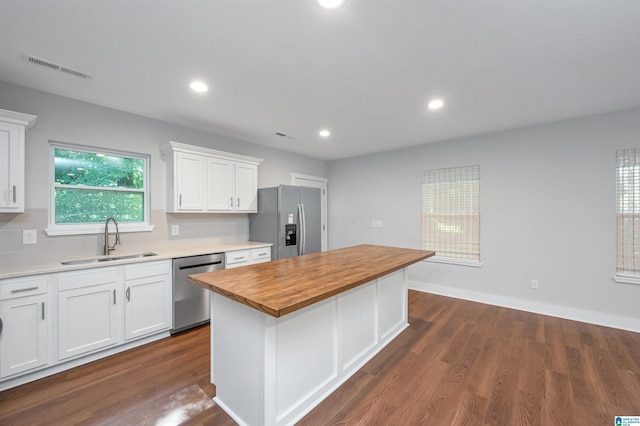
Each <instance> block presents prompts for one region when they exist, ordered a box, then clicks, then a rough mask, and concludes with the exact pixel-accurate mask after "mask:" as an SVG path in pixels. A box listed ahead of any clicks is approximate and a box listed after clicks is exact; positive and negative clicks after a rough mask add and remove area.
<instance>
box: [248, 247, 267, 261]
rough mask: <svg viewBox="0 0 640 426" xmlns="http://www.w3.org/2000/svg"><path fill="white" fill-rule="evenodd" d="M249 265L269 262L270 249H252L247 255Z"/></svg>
mask: <svg viewBox="0 0 640 426" xmlns="http://www.w3.org/2000/svg"><path fill="white" fill-rule="evenodd" d="M249 257H250V258H249V264H251V265H253V264H255V263H264V262H269V261H270V260H271V247H263V248H259V249H252V250H251V252H250V253H249Z"/></svg>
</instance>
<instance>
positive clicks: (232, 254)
mask: <svg viewBox="0 0 640 426" xmlns="http://www.w3.org/2000/svg"><path fill="white" fill-rule="evenodd" d="M269 261H271V247H262V248H256V249H251V250H238V251H229V252H226V253H225V269H231V268H239V267H240V266H247V265H254V264H256V263H263V262H269Z"/></svg>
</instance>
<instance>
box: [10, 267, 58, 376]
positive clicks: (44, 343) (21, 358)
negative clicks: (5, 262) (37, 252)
mask: <svg viewBox="0 0 640 426" xmlns="http://www.w3.org/2000/svg"><path fill="white" fill-rule="evenodd" d="M0 288H1V290H0V299H2V300H0V377H1V378H5V377H9V376H13V375H16V374H18V373H23V372H26V371H29V370H33V369H35V368H38V367H43V366H45V365H47V364H48V363H49V349H48V348H49V336H50V331H49V330H50V324H51V319H50V318H51V309H50V307H49V295H48V285H47V278H46V277H42V278H37V279H32V278H30V279H17V280H7V281H3V282H2V283H0Z"/></svg>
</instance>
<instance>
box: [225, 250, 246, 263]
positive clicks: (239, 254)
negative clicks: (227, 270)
mask: <svg viewBox="0 0 640 426" xmlns="http://www.w3.org/2000/svg"><path fill="white" fill-rule="evenodd" d="M224 256H225V264H226V265H233V264H234V263H243V262H248V261H249V250H241V251H232V252H228V253H225V254H224Z"/></svg>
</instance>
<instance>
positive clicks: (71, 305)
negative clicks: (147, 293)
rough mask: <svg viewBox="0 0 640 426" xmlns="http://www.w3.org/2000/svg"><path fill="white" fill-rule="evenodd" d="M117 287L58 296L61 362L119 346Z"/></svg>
mask: <svg viewBox="0 0 640 426" xmlns="http://www.w3.org/2000/svg"><path fill="white" fill-rule="evenodd" d="M119 296H120V297H121V295H118V293H117V283H115V282H114V283H109V284H101V285H95V286H90V287H83V288H78V289H73V290H66V291H60V292H58V339H59V340H58V342H59V343H58V358H59V359H61V360H62V359H65V358H69V357H72V356H76V355H80V354H84V353H88V352H91V351H94V350H97V349H101V348H105V347H107V346H111V345H115V344H117V343H118V311H119V309H118V303H119Z"/></svg>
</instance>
